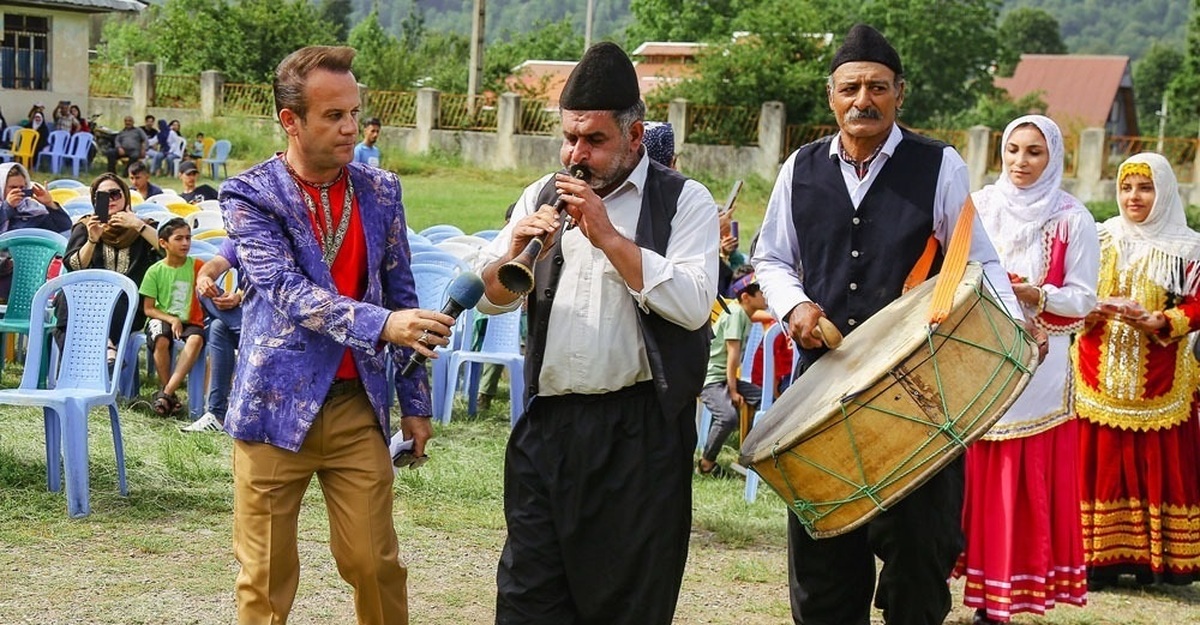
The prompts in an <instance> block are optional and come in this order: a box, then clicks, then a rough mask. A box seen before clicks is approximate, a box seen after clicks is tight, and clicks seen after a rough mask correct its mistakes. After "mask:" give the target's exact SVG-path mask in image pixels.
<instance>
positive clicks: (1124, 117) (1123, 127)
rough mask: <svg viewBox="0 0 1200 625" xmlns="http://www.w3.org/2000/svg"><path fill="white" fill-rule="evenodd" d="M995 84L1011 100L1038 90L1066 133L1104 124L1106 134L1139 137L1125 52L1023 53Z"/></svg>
mask: <svg viewBox="0 0 1200 625" xmlns="http://www.w3.org/2000/svg"><path fill="white" fill-rule="evenodd" d="M995 83H996V86H997V87H1000V88H1002V89H1005V90H1006V91H1008V93H1009V95H1010V96H1012V98H1013V99H1014V100H1017V99H1020V98H1022V97H1024V96H1026V95H1028V94H1030V93H1034V92H1038V93H1039V96H1040V98H1041V100H1042V101H1043V102H1045V103H1046V105H1047V109H1046V115H1047V116H1049V117H1050V118H1051V119H1053V120H1054V121H1055V122H1057V123H1058V125H1059V126H1060V127H1062V129H1063V132H1064V133H1066V134H1073V133H1075V132H1077V131H1079V130H1081V129H1083V128H1104V130H1105V134H1107V135H1109V136H1123V137H1135V136H1138V120H1137V110H1136V107H1135V106H1134V101H1133V77H1132V75H1131V74H1130V63H1129V57H1127V56H1109V55H1086V54H1022V55H1021V62H1020V63H1018V64H1017V69H1016V71H1015V72H1013V75H1012V77H1011V78H996V80H995Z"/></svg>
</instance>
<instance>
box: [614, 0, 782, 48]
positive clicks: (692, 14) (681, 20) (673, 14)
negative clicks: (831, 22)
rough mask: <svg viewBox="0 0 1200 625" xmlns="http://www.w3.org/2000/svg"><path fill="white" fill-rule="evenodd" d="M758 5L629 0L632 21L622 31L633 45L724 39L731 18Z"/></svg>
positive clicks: (748, 0) (727, 0)
mask: <svg viewBox="0 0 1200 625" xmlns="http://www.w3.org/2000/svg"><path fill="white" fill-rule="evenodd" d="M758 4H761V2H759V1H756V0H707V1H703V2H699V1H697V0H630V2H629V12H630V13H632V14H633V23H632V24H631V25H630V26H629V28H628V30H627V31H626V34H627V37H628V41H629V42H630V44H631V45H633V46H635V47H636V46H638V45H641V44H642V43H643V42H646V41H718V40H722V39H728V38H729V36H730V35H731V34H732V32H733V29H732V27H731V24H732V23H733V21H734V20H736V19H737V17H738V16H739V15H740V14H741V13H742V12H743V10H744V9H747V8H751V9H752V8H753V7H754V6H756V5H758ZM797 4H799V3H797Z"/></svg>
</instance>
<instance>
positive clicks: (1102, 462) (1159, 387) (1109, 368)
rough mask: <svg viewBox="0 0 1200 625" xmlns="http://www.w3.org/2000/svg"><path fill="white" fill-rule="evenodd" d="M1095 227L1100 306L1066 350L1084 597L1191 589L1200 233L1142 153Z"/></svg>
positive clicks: (1196, 508) (1171, 181) (1197, 516)
mask: <svg viewBox="0 0 1200 625" xmlns="http://www.w3.org/2000/svg"><path fill="white" fill-rule="evenodd" d="M1117 200H1118V203H1119V204H1120V208H1121V214H1120V215H1118V216H1116V217H1113V218H1112V219H1109V220H1108V221H1106V222H1104V223H1103V224H1102V225H1101V228H1100V247H1101V257H1100V282H1099V285H1098V287H1097V289H1096V294H1097V296H1098V298H1099V304H1098V306H1097V308H1096V310H1094V311H1093V312H1092V313H1091V314H1090V315H1089V316H1088V318H1087V321H1086V322H1085V325H1084V328H1083V331H1082V333H1081V334H1080V335H1079V337H1078V339H1077V340H1076V343H1075V345H1074V347H1073V355H1074V358H1073V360H1074V362H1075V392H1076V402H1075V406H1076V410H1077V411H1078V413H1079V417H1080V423H1079V427H1080V450H1079V451H1080V478H1081V480H1082V495H1083V505H1082V509H1083V535H1084V549H1085V557H1086V562H1087V564H1088V584H1089V588H1091V589H1093V590H1096V589H1100V588H1103V587H1105V586H1107V585H1110V584H1112V583H1114V582H1116V581H1117V579H1118V577H1119V576H1120V575H1122V574H1132V575H1135V576H1136V579H1137V581H1138V583H1141V584H1150V583H1157V582H1167V583H1173V584H1187V583H1190V582H1192V581H1193V580H1194V579H1195V578H1196V576H1197V572H1198V571H1200V471H1198V470H1197V468H1198V465H1200V463H1198V461H1197V456H1200V428H1198V426H1197V418H1196V408H1197V395H1196V385H1197V382H1198V381H1200V379H1198V369H1197V364H1196V360H1195V358H1194V357H1193V356H1192V350H1191V349H1189V345H1190V343H1189V340H1188V337H1189V334H1190V333H1191V332H1193V331H1195V330H1197V329H1200V298H1198V293H1197V291H1198V289H1200V235H1198V234H1197V233H1196V232H1194V231H1192V230H1191V229H1190V228H1188V225H1187V220H1186V217H1185V214H1184V211H1183V202H1182V201H1181V200H1180V197H1179V189H1178V184H1177V183H1176V180H1175V173H1174V171H1172V169H1171V165H1170V163H1169V162H1167V160H1166V159H1165V158H1163V157H1162V156H1160V155H1158V154H1152V153H1143V154H1138V155H1136V156H1133V157H1131V158H1129V159H1128V160H1126V161H1125V162H1124V163H1122V164H1121V167H1120V169H1119V170H1118V174H1117Z"/></svg>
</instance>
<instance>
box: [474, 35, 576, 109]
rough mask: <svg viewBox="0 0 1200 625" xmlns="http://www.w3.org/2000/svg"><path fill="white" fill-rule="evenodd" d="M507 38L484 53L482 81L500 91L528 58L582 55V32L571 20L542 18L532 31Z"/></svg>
mask: <svg viewBox="0 0 1200 625" xmlns="http://www.w3.org/2000/svg"><path fill="white" fill-rule="evenodd" d="M506 39H507V40H506V41H500V42H497V43H493V44H491V45H489V46H488V47H487V53H486V54H485V55H484V69H483V74H484V78H483V83H484V85H485V86H486V88H487V89H492V90H494V91H498V92H503V91H506V90H507V87H506V86H505V84H504V80H505V79H506V78H507V77H508V76H509V75H510V74H512V70H513V68H515V67H516V66H517V65H520V64H521V63H523V62H525V61H528V60H531V59H536V60H540V61H578V60H579V58H580V57H581V56H582V55H583V35H582V34H580V33H579V32H578V31H576V30H575V26H574V25H573V24H572V23H571V20H569V19H562V20H559V21H557V22H547V21H539V22H537V23H535V24H534V29H533V30H531V31H528V32H524V33H506ZM524 95H529V96H534V97H538V96H539V95H540V94H535V93H529V94H524Z"/></svg>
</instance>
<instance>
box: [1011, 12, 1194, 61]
mask: <svg viewBox="0 0 1200 625" xmlns="http://www.w3.org/2000/svg"><path fill="white" fill-rule="evenodd" d="M1189 5H1191V2H1190V0H1088V1H1087V2H1081V1H1080V0H1007V2H1005V3H1004V7H1005V10H1009V9H1013V8H1017V7H1033V8H1040V9H1042V10H1044V11H1046V12H1047V13H1049V14H1050V15H1053V16H1054V17H1055V18H1056V19H1057V20H1058V23H1059V26H1060V27H1061V30H1062V36H1063V41H1064V42H1065V43H1066V44H1067V49H1068V50H1070V51H1071V52H1072V53H1076V54H1126V55H1129V56H1131V57H1133V58H1134V59H1139V58H1141V57H1142V55H1143V54H1145V53H1146V51H1147V50H1148V49H1149V48H1150V45H1151V44H1153V43H1155V42H1158V41H1161V42H1162V43H1164V44H1166V45H1170V46H1173V47H1177V48H1178V49H1179V50H1182V49H1183V43H1184V37H1185V36H1186V34H1187V23H1188V16H1189V12H1190V6H1189Z"/></svg>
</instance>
